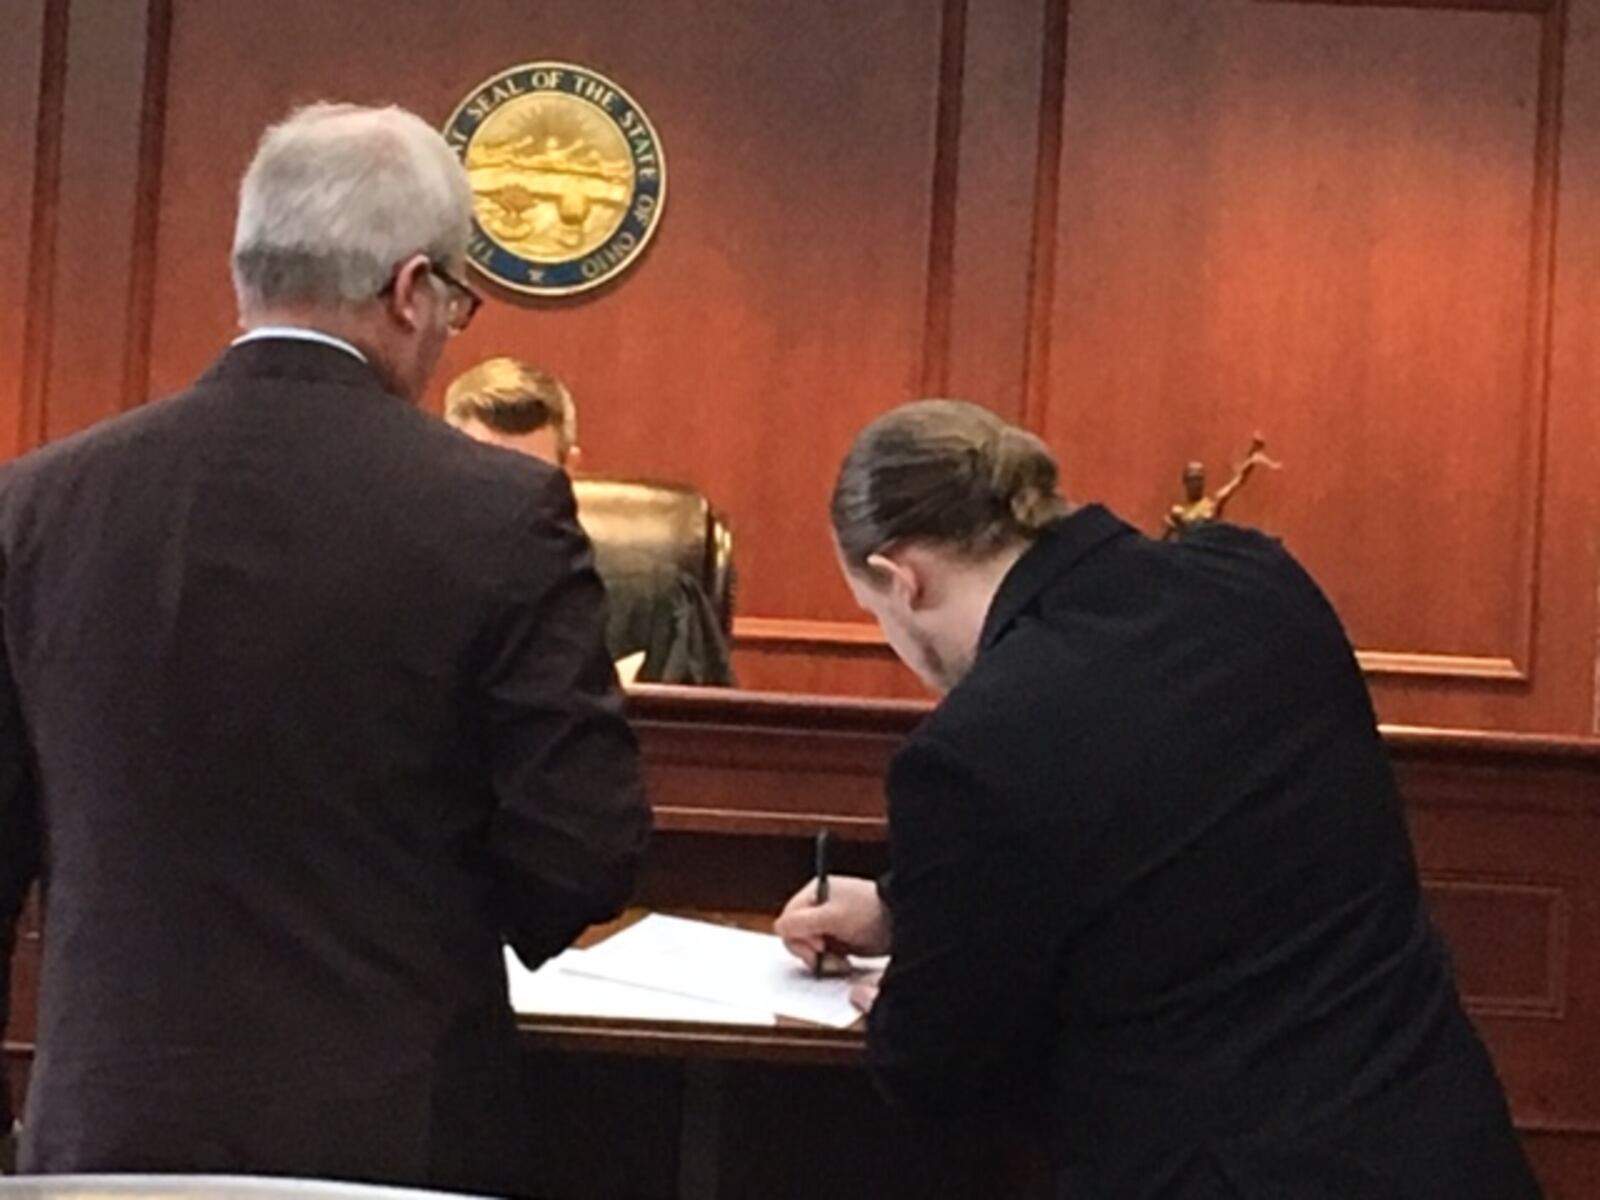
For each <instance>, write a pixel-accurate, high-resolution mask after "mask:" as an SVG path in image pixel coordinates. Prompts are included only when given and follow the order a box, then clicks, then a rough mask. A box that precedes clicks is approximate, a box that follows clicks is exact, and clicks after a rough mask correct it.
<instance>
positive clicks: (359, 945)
mask: <svg viewBox="0 0 1600 1200" xmlns="http://www.w3.org/2000/svg"><path fill="white" fill-rule="evenodd" d="M603 608H604V605H603V597H602V592H601V587H600V583H599V580H598V578H597V576H596V575H595V572H594V570H593V568H592V565H591V558H590V550H589V546H588V543H587V542H586V540H585V538H584V537H583V535H582V533H581V532H580V531H579V528H578V525H577V523H576V515H575V509H574V505H573V501H572V496H571V491H570V488H569V486H568V483H567V481H566V478H565V476H564V475H562V473H561V472H559V471H556V470H554V469H552V468H549V467H546V466H545V465H543V464H540V463H537V462H535V461H534V460H532V459H529V458H526V457H524V456H521V455H517V454H513V453H510V452H507V451H501V450H496V449H493V448H490V447H485V446H480V445H478V444H477V443H475V442H472V441H470V440H469V439H467V438H465V437H463V436H461V435H460V434H458V433H456V432H455V431H453V430H451V429H449V428H447V427H446V426H445V425H444V424H443V423H442V422H439V421H437V420H435V419H433V418H431V417H429V416H427V415H425V414H423V413H422V412H419V411H417V410H416V409H414V408H412V407H410V406H409V405H407V404H405V403H403V402H402V401H400V400H398V399H396V398H395V397H394V396H392V395H389V394H386V393H385V392H384V390H383V389H382V388H381V387H380V386H379V384H378V382H377V379H376V377H375V376H374V375H373V374H372V372H371V371H370V370H369V369H368V367H367V366H366V365H365V364H363V363H362V362H360V361H359V360H358V359H356V358H355V357H353V356H351V355H349V354H346V353H345V352H343V351H341V350H339V349H336V348H332V347H328V346H323V345H317V344H312V343H307V342H299V341H288V340H271V341H259V342H252V343H246V344H241V345H239V346H237V347H234V348H232V349H230V350H229V351H228V352H227V353H226V354H224V355H223V357H222V358H221V359H220V360H219V361H218V362H217V363H216V364H215V365H214V366H213V367H212V368H211V370H210V371H208V372H207V373H206V375H205V376H204V377H203V378H201V379H200V380H199V382H198V383H197V384H196V385H195V386H194V387H193V389H191V390H190V391H189V392H187V393H185V394H183V395H180V396H178V397H176V398H174V399H170V400H166V401H162V402H160V403H156V404H153V405H150V406H148V407H146V408H144V409H141V410H139V411H138V412H135V413H133V414H130V415H128V416H126V417H123V418H120V419H117V420H114V421H111V422H108V423H106V424H104V425H102V426H100V427H98V428H96V429H94V430H91V431H89V432H88V433H86V434H83V435H81V436H78V437H75V438H72V439H70V440H67V441H64V442H62V443H59V444H57V445H54V446H51V447H47V448H46V449H44V450H41V451H39V452H37V453H35V454H33V455H30V456H28V457H26V458H24V459H22V460H19V461H17V462H16V463H13V464H11V465H10V466H8V467H6V468H5V469H4V470H3V471H0V620H3V626H0V634H3V637H0V646H3V649H4V653H3V655H0V839H3V840H0V927H3V928H4V929H5V930H6V937H7V946H6V947H5V949H9V940H10V937H11V931H12V929H13V926H14V923H15V916H16V910H17V907H18V904H19V903H20V899H21V897H22V895H23V892H24V889H25V888H26V886H27V884H28V883H29V881H30V880H31V879H32V878H33V876H34V874H35V871H36V868H39V869H42V875H43V882H44V917H45V924H46V934H45V941H44V963H43V978H42V994H41V1001H40V1007H41V1016H40V1030H39V1039H38V1056H37V1058H36V1060H35V1064H34V1070H33V1076H32V1083H31V1088H30V1094H29V1099H28V1113H27V1121H26V1130H25V1133H24V1139H23V1146H22V1160H23V1161H22V1167H23V1169H24V1170H34V1171H51V1172H55V1171H101V1170H114V1171H129V1170H151V1171H167V1170H173V1171H211V1172H225V1171H252V1172H265V1173H280V1172H281V1173H295V1174H304V1175H319V1176H333V1177H348V1178H357V1179H371V1180H388V1181H398V1182H412V1183H419V1184H421V1183H427V1184H434V1185H438V1186H453V1187H460V1188H467V1189H476V1190H489V1191H511V1190H517V1189H518V1188H520V1186H521V1178H522V1177H521V1173H520V1170H519V1164H518V1163H517V1161H516V1148H517V1146H518V1145H519V1144H520V1143H521V1141H522V1139H521V1138H520V1136H519V1127H520V1125H521V1122H522V1121H523V1120H525V1119H526V1118H527V1114H526V1113H525V1112H524V1110H523V1109H522V1108H521V1106H520V1097H519V1094H518V1078H517V1073H516V1069H515V1054H514V1050H515V1043H514V1036H513V1035H514V1031H513V1026H512V1019H511V1014H510V1011H509V1008H508V1006H507V1001H506V989H505V977H504V967H503V963H502V960H501V944H502V939H503V938H504V939H507V940H509V941H510V942H511V944H512V945H513V946H514V947H515V948H516V949H517V951H518V952H519V953H520V954H521V956H522V957H523V959H524V960H526V961H527V962H529V963H530V964H534V963H537V962H539V961H540V960H542V959H544V958H545V957H547V956H549V955H551V954H553V953H555V952H557V951H558V950H560V949H561V948H563V947H564V946H566V945H567V944H568V943H569V942H570V941H571V940H572V939H573V938H574V937H575V936H576V935H577V934H578V932H579V931H581V930H582V929H583V928H584V926H586V925H587V924H589V923H591V922H593V921H596V920H600V919H604V918H607V917H610V916H611V915H613V914H615V913H616V912H617V911H618V910H619V908H620V907H621V906H622V905H623V903H624V902H625V900H626V898H627V896H628V894H629V890H630V887H631V885H632V881H633V878H634V873H635V868H636V864H637V861H638V859H639V856H640V853H641V850H642V847H643V843H644V841H645V838H646V834H647V829H648V824H649V819H648V809H647V807H646V804H645V801H644V798H643V795H642V792H641V787H640V778H639V766H638V755H637V748H636V745H635V742H634V739H633V737H632V735H631V734H630V732H629V729H628V726H627V725H626V723H625V722H624V719H623V716H622V712H621V706H620V699H619V694H618V691H617V688H616V683H615V675H614V673H613V671H612V668H611V663H610V660H609V658H608V656H607V654H606V652H605V649H604V646H603V642H602V626H603ZM3 982H4V981H3V980H0V983H3ZM4 995H5V988H4V987H3V986H0V996H4Z"/></svg>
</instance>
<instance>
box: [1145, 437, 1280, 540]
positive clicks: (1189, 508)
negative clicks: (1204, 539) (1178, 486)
mask: <svg viewBox="0 0 1600 1200" xmlns="http://www.w3.org/2000/svg"><path fill="white" fill-rule="evenodd" d="M1266 449H1267V443H1266V440H1265V439H1264V438H1263V437H1262V436H1261V435H1260V434H1259V433H1258V434H1256V435H1255V436H1254V437H1253V438H1251V439H1250V452H1249V453H1248V454H1247V455H1245V459H1244V461H1243V462H1242V463H1240V464H1239V465H1238V467H1237V468H1235V470H1234V472H1233V478H1232V479H1230V480H1228V482H1227V483H1225V484H1223V485H1222V486H1221V487H1220V488H1218V489H1217V493H1216V495H1214V496H1208V495H1206V467H1205V464H1204V463H1198V462H1192V463H1189V464H1188V465H1187V466H1185V467H1184V468H1183V503H1182V504H1174V505H1173V506H1172V507H1171V508H1170V509H1168V510H1167V528H1166V532H1165V533H1164V534H1162V537H1163V538H1164V539H1171V538H1175V537H1182V536H1183V535H1184V534H1185V533H1187V532H1188V531H1189V530H1191V529H1193V528H1194V527H1195V526H1197V525H1204V524H1206V523H1207V522H1209V521H1220V520H1221V519H1222V511H1223V509H1225V508H1227V506H1228V501H1229V500H1231V499H1233V496H1234V493H1235V492H1237V491H1238V490H1239V489H1240V488H1241V487H1243V486H1244V481H1245V480H1247V479H1249V478H1250V474H1251V472H1252V471H1254V470H1255V469H1256V468H1257V467H1268V468H1270V469H1272V470H1274V471H1276V470H1278V469H1279V468H1280V467H1282V465H1283V464H1282V463H1279V462H1276V461H1274V460H1273V459H1270V458H1268V457H1267V455H1266Z"/></svg>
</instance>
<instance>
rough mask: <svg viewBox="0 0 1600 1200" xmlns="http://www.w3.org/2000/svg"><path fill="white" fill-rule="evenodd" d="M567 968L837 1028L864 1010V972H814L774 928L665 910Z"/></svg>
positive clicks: (622, 933)
mask: <svg viewBox="0 0 1600 1200" xmlns="http://www.w3.org/2000/svg"><path fill="white" fill-rule="evenodd" d="M568 969H569V970H570V971H572V972H573V973H575V974H577V973H581V974H584V975H592V976H594V977H595V978H597V979H609V980H612V981H614V982H617V983H626V984H633V985H635V986H637V987H643V988H653V989H657V990H659V991H662V992H671V993H674V994H676V995H680V996H690V997H696V998H698V999H701V1000H712V1001H717V1002H719V1003H723V1004H729V1005H733V1006H734V1007H736V1008H742V1009H754V1010H756V1011H758V1012H774V1013H777V1014H778V1015H779V1016H782V1017H793V1018H794V1019H796V1020H799V1021H810V1022H812V1023H813V1024H817V1025H827V1026H830V1027H832V1028H834V1029H843V1028H845V1027H846V1026H847V1025H852V1024H854V1023H855V1021H856V1019H857V1018H858V1017H860V1016H861V1014H860V1012H859V1011H857V1009H856V1007H855V1006H854V1005H853V1004H851V1003H850V988H851V986H852V985H853V984H854V983H856V982H857V981H858V980H859V979H860V978H861V976H862V975H863V974H864V973H865V972H864V970H857V971H855V972H854V973H852V974H851V975H849V976H843V977H835V978H828V979H814V978H812V975H811V972H810V971H809V970H807V969H806V967H805V965H804V964H803V963H801V962H800V961H799V960H798V959H796V958H795V957H794V956H792V955H791V954H790V953H789V952H788V951H787V950H785V949H784V948H783V942H782V941H781V940H780V939H779V938H777V937H775V936H773V935H772V934H768V933H753V932H751V931H750V930H747V929H732V928H729V927H728V926H726V925H713V924H711V923H710V922H708V921H691V920H688V919H686V918H684V917H669V916H664V915H662V914H660V913H651V914H650V915H649V916H647V917H645V918H644V919H642V920H640V921H638V922H636V923H635V924H633V925H630V926H628V928H626V929H624V930H621V931H620V932H618V933H614V934H612V935H611V936H610V937H609V938H607V939H606V940H605V941H603V942H601V943H600V944H599V945H597V946H591V947H590V948H589V949H588V950H586V951H584V953H583V957H582V958H581V959H579V960H577V961H576V962H574V963H573V964H572V965H571V966H570V967H569V968H568Z"/></svg>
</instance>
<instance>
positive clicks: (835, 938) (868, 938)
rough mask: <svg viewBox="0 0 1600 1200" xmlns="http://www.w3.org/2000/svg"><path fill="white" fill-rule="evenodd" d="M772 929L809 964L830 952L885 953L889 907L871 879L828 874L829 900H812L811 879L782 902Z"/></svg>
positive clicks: (814, 894) (814, 889) (813, 887)
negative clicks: (819, 902)
mask: <svg viewBox="0 0 1600 1200" xmlns="http://www.w3.org/2000/svg"><path fill="white" fill-rule="evenodd" d="M773 928H774V929H775V930H776V932H777V934H778V936H779V937H781V938H782V939H783V945H784V948H785V949H787V950H788V951H789V953H790V954H792V955H794V956H795V957H796V958H798V959H799V960H800V961H801V962H803V963H805V964H806V966H808V967H814V966H815V964H816V961H817V959H818V957H819V956H821V957H822V958H823V966H824V968H825V969H826V967H827V965H828V959H827V956H828V955H830V954H865V955H874V954H887V953H889V910H888V909H886V908H884V906H883V901H882V900H880V899H879V898H878V885H877V884H875V883H874V882H873V881H872V880H870V879H856V878H854V877H852V876H849V875H834V876H830V877H829V879H828V900H827V903H826V904H818V903H817V882H816V880H814V879H813V880H812V881H811V882H810V883H808V884H806V886H805V887H803V888H801V889H800V890H799V891H798V892H796V893H795V894H794V895H793V896H792V897H791V898H790V900H789V903H788V904H786V905H784V906H783V912H781V913H780V914H778V919H777V921H776V922H775V923H774V925H773Z"/></svg>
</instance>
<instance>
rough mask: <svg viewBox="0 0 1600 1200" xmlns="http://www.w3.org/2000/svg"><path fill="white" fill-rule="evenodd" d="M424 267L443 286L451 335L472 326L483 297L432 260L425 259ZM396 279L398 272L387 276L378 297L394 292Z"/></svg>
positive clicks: (445, 321)
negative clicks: (387, 280) (386, 280)
mask: <svg viewBox="0 0 1600 1200" xmlns="http://www.w3.org/2000/svg"><path fill="white" fill-rule="evenodd" d="M426 266H427V271H428V274H430V275H432V276H433V277H434V278H435V279H437V280H438V281H439V282H440V283H442V284H444V286H445V310H444V323H445V325H446V326H447V327H448V328H449V330H450V332H451V333H460V332H461V331H462V330H463V329H465V328H466V327H467V326H468V325H470V324H472V318H473V317H475V316H476V315H477V313H478V309H480V308H482V307H483V297H482V296H480V295H478V293H477V292H475V291H473V290H472V288H470V287H468V286H467V285H466V284H465V283H464V282H462V281H461V280H460V279H457V278H456V277H455V275H454V274H452V273H451V272H450V271H447V270H446V269H445V268H444V267H441V266H440V265H439V264H438V263H436V262H434V261H433V259H431V258H430V259H427V260H426ZM398 277H399V272H398V271H396V273H395V274H394V275H391V276H389V282H388V283H386V284H384V285H383V290H382V291H380V292H379V293H378V295H380V296H387V295H388V294H389V293H390V292H392V291H394V284H395V280H396V279H397V278H398Z"/></svg>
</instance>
